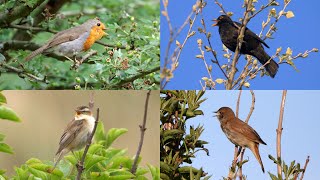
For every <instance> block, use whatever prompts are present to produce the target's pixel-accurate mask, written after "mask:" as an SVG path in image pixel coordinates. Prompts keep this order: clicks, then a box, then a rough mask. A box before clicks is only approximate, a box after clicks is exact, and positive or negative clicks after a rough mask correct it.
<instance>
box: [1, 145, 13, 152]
mask: <svg viewBox="0 0 320 180" xmlns="http://www.w3.org/2000/svg"><path fill="white" fill-rule="evenodd" d="M0 152H5V153H8V154H13V150H12V148H11V147H10V146H8V145H7V144H5V143H0Z"/></svg>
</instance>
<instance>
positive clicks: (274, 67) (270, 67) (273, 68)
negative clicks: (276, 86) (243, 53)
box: [252, 46, 279, 78]
mask: <svg viewBox="0 0 320 180" xmlns="http://www.w3.org/2000/svg"><path fill="white" fill-rule="evenodd" d="M252 55H253V56H254V57H256V58H257V59H258V60H259V62H260V63H261V64H262V65H264V64H265V63H267V62H268V61H269V59H271V57H270V56H269V55H268V54H267V53H266V52H265V51H264V49H263V47H262V46H261V49H257V50H255V51H254V54H252ZM264 67H265V68H266V70H267V72H268V73H269V75H270V76H271V77H272V78H274V77H275V76H276V74H277V72H278V68H279V65H278V64H277V63H276V62H275V61H274V60H273V59H271V60H270V62H269V64H266V65H265V66H264Z"/></svg>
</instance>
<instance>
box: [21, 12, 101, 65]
mask: <svg viewBox="0 0 320 180" xmlns="http://www.w3.org/2000/svg"><path fill="white" fill-rule="evenodd" d="M104 30H106V27H105V25H104V24H103V23H102V22H101V21H100V19H99V18H95V19H89V20H87V21H86V22H85V23H83V24H81V25H79V26H75V27H73V28H70V29H67V30H64V31H61V32H59V33H57V34H55V35H54V36H53V38H52V39H51V40H49V41H48V42H47V43H46V44H44V45H43V46H42V47H40V48H39V49H37V50H35V51H33V52H32V53H31V54H29V55H28V56H27V57H26V59H25V60H26V61H29V60H31V59H32V58H33V57H35V56H37V55H38V54H41V53H45V52H49V51H57V53H59V54H61V55H63V56H67V57H70V56H75V55H77V54H78V53H79V52H82V51H87V50H88V49H90V48H91V46H92V45H93V44H94V43H95V41H97V40H99V39H101V38H102V37H103V36H104V35H106V33H105V32H104Z"/></svg>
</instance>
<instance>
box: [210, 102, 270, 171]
mask: <svg viewBox="0 0 320 180" xmlns="http://www.w3.org/2000/svg"><path fill="white" fill-rule="evenodd" d="M215 113H216V115H217V118H218V120H219V122H220V126H221V129H222V131H223V132H224V133H225V135H226V136H227V138H228V139H229V140H230V141H231V142H232V143H233V144H235V145H236V146H241V147H246V148H249V149H250V150H251V151H252V153H253V155H254V156H255V158H256V159H257V160H258V162H259V164H260V166H261V169H262V172H263V173H264V167H263V163H262V160H261V157H260V153H259V144H264V145H267V144H266V143H265V142H264V141H263V140H262V139H261V138H260V136H259V134H258V133H257V132H256V131H255V130H254V129H253V128H252V127H251V126H249V125H248V124H247V123H245V122H243V121H241V120H240V119H239V118H237V117H236V116H235V114H234V112H233V111H232V109H231V108H229V107H222V108H220V109H219V110H218V111H216V112H215Z"/></svg>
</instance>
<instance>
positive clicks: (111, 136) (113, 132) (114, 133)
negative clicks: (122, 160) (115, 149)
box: [105, 128, 128, 148]
mask: <svg viewBox="0 0 320 180" xmlns="http://www.w3.org/2000/svg"><path fill="white" fill-rule="evenodd" d="M126 132H128V130H127V129H125V128H119V129H118V128H111V129H109V131H108V134H107V141H106V144H105V148H108V147H110V146H111V144H112V143H113V141H115V140H116V139H117V138H118V137H119V136H121V135H122V134H124V133H126Z"/></svg>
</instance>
